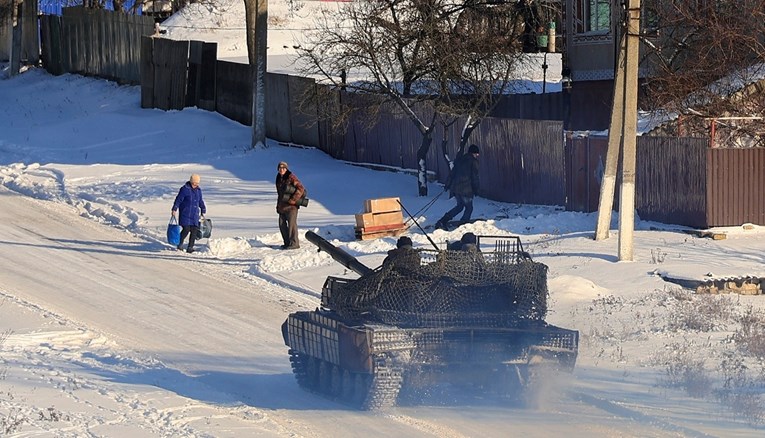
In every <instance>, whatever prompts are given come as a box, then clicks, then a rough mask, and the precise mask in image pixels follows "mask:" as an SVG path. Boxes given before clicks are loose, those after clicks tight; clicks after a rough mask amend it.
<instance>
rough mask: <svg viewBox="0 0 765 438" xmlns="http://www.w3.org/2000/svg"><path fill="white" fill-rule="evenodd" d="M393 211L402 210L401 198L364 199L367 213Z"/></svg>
mask: <svg viewBox="0 0 765 438" xmlns="http://www.w3.org/2000/svg"><path fill="white" fill-rule="evenodd" d="M392 211H399V212H400V211H401V204H399V198H379V199H367V200H366V201H364V212H365V213H387V212H392Z"/></svg>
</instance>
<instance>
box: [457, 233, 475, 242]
mask: <svg viewBox="0 0 765 438" xmlns="http://www.w3.org/2000/svg"><path fill="white" fill-rule="evenodd" d="M460 242H462V244H463V245H464V244H466V243H472V244H473V245H475V244H476V243H477V242H478V238H477V237H475V234H473V233H465V234H463V235H462V239H460Z"/></svg>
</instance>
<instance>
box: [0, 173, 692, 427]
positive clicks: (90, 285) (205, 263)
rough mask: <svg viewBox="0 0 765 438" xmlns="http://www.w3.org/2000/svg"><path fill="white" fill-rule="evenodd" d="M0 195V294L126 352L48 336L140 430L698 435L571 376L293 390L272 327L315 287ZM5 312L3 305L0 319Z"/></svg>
mask: <svg viewBox="0 0 765 438" xmlns="http://www.w3.org/2000/svg"><path fill="white" fill-rule="evenodd" d="M0 199H1V200H2V201H1V202H2V205H3V208H2V209H0V235H1V236H3V237H2V238H0V255H2V260H3V275H2V279H1V280H0V292H2V294H3V295H4V296H5V300H6V301H7V300H12V301H14V302H15V303H16V304H18V305H20V306H21V307H23V308H25V309H26V310H27V311H33V312H37V313H40V312H42V313H46V314H47V313H50V314H53V315H57V317H56V318H58V319H60V321H61V322H60V325H63V326H66V330H64V328H62V327H58V328H56V330H57V331H59V338H60V337H61V333H70V332H71V331H72V330H73V331H75V332H79V333H83V335H82V336H84V337H86V338H87V342H85V344H87V343H88V342H90V343H96V342H95V341H96V340H98V343H101V344H104V343H106V344H108V345H111V347H110V351H112V350H117V351H121V352H122V353H121V354H120V355H115V356H114V357H106V356H98V354H95V353H87V352H85V353H83V352H80V353H77V354H75V351H69V352H68V353H67V352H66V351H65V349H62V348H57V347H56V346H55V345H54V347H52V349H53V350H56V351H58V352H57V354H58V357H59V358H60V359H61V360H66V359H67V358H69V360H74V361H75V362H78V363H79V367H80V368H79V369H78V368H77V365H76V364H75V366H74V371H73V374H74V375H77V373H79V375H80V376H81V377H80V379H85V378H86V377H82V376H87V375H89V374H95V375H99V374H101V375H104V376H107V377H110V378H111V379H112V380H114V381H117V382H118V383H120V385H117V386H115V387H113V388H112V389H111V390H110V391H109V392H107V393H106V394H105V393H104V391H103V390H102V391H99V392H98V393H99V395H96V394H93V395H91V396H88V395H87V392H86V391H85V390H84V389H82V388H86V387H87V386H88V385H83V384H81V385H80V388H81V390H72V391H71V393H72V394H74V395H76V397H75V399H76V400H80V401H81V404H83V405H85V406H88V407H89V408H87V409H94V408H98V410H100V411H104V410H106V409H107V406H108V405H109V403H115V402H116V403H123V404H124V403H133V404H134V406H133V409H132V412H133V415H135V416H140V417H144V421H146V422H149V423H151V427H148V426H147V430H148V431H150V433H149V434H148V435H147V436H155V434H157V435H172V434H181V435H184V436H210V435H212V436H297V437H324V436H341V437H353V436H359V437H361V436H363V437H369V436H407V437H413V436H438V437H468V436H482V437H492V436H496V437H500V436H510V435H518V434H523V435H528V436H587V437H610V436H705V435H704V434H702V433H698V432H694V431H693V430H692V429H686V428H682V427H676V426H674V425H672V424H668V423H666V422H663V421H661V420H660V419H658V418H651V417H650V416H647V415H645V414H641V418H640V419H639V420H638V421H634V418H633V420H632V421H631V422H632V423H633V424H631V426H630V428H629V429H630V431H629V433H626V434H625V432H624V431H625V428H624V426H625V425H624V422H625V421H627V420H628V418H629V417H634V415H633V414H632V413H630V412H632V411H630V410H628V409H622V410H621V411H620V410H615V409H609V406H612V405H611V404H610V403H608V402H605V401H602V400H600V399H598V398H595V397H591V396H581V395H577V394H578V392H577V391H579V392H581V391H582V390H583V388H581V387H579V388H576V386H580V385H581V383H580V384H577V383H576V382H573V383H572V384H571V385H566V386H568V388H567V389H566V390H565V391H563V390H561V391H555V393H554V394H553V396H552V397H550V400H553V401H549V402H546V403H545V404H544V405H543V407H542V408H541V409H536V410H531V409H523V408H520V407H517V406H502V405H498V404H497V403H495V402H491V401H481V400H470V401H468V402H464V401H463V402H460V403H454V404H451V403H448V402H447V403H443V404H442V405H441V406H430V407H421V406H419V407H412V406H408V407H407V406H405V407H399V408H396V409H393V410H391V411H387V412H384V413H365V412H356V411H352V410H348V409H346V408H345V407H343V406H342V405H338V404H335V403H333V402H330V401H327V400H324V399H322V398H319V397H316V396H314V395H312V394H308V393H306V392H303V391H301V390H300V389H299V388H298V387H297V385H296V384H295V382H294V379H293V378H292V375H291V371H290V368H289V362H288V360H287V355H286V348H285V347H284V345H283V343H282V340H281V335H280V331H279V327H280V324H281V323H282V321H283V320H284V317H285V316H286V315H287V314H288V313H289V312H290V311H293V310H295V309H298V308H311V306H312V305H314V304H313V303H314V302H315V298H312V297H309V296H306V295H305V294H300V293H298V292H295V291H292V290H289V289H285V288H283V287H280V286H278V285H276V284H274V283H269V282H266V281H264V280H260V279H257V278H254V279H253V278H252V277H249V278H241V277H238V276H236V275H234V274H232V273H231V272H232V271H231V270H230V269H227V268H226V266H225V263H222V262H221V261H213V260H211V259H209V258H207V259H206V258H201V257H195V256H194V255H187V254H185V253H181V252H176V251H170V250H167V249H166V247H165V246H163V245H161V244H160V243H158V242H150V241H147V240H146V239H144V238H140V237H137V236H135V235H133V234H131V233H128V232H126V231H123V230H120V229H118V228H115V227H111V226H107V225H102V224H99V223H97V222H94V221H92V220H88V219H85V218H82V217H80V216H79V215H78V214H77V212H76V211H75V210H74V209H72V208H70V207H68V206H66V205H63V204H56V203H51V202H47V201H40V200H36V199H32V198H28V197H24V196H21V195H18V194H16V193H14V192H11V191H8V190H7V189H5V188H3V187H0ZM6 304H7V303H6ZM9 309H10V307H9V305H6V306H0V317H3V316H4V313H3V312H6V311H8V310H9ZM6 316H7V315H6ZM5 320H6V321H8V320H9V317H8V318H5ZM10 320H12V318H11V319H10ZM2 329H3V327H0V330H2ZM25 330H26V328H25V327H16V328H15V329H14V335H13V336H11V338H10V339H9V343H11V344H13V340H14V336H16V337H23V336H25V335H26V336H27V337H30V339H27V342H28V343H33V342H34V339H31V337H34V336H36V337H37V338H41V339H47V341H46V342H48V343H52V344H55V339H56V336H54V335H50V336H47V338H46V336H45V335H43V334H41V333H39V332H34V331H29V332H28V333H25ZM62 330H63V332H62ZM67 330H68V331H67ZM104 338H105V339H106V340H104ZM69 342H71V339H70V340H69ZM80 347H82V346H80ZM71 348H73V349H76V346H75V347H71ZM48 354H51V353H50V352H49V353H48ZM88 358H89V359H91V360H86V359H88ZM128 358H129V360H128ZM117 365H119V367H117ZM115 367H116V368H117V370H115ZM30 372H31V373H33V374H34V373H39V372H40V371H39V370H38V371H36V370H34V369H31V370H30ZM221 382H228V384H225V385H221ZM211 384H214V385H215V386H214V387H211V386H210V385H211ZM134 385H149V386H154V387H156V388H155V390H153V391H151V392H149V393H148V394H149V396H150V397H152V398H153V399H148V400H147V399H145V398H146V395H147V394H146V393H144V394H143V395H141V396H140V397H139V398H141V399H142V400H141V402H140V403H136V401H135V400H132V398H130V397H124V394H122V393H124V392H125V391H131V389H130V388H131V386H134ZM78 391H79V392H78ZM120 394H122V395H120ZM211 394H212V395H211ZM104 395H111V397H104ZM129 400H132V401H129ZM107 401H108V402H107ZM440 402H444V400H440ZM147 406H154V408H152V409H151V410H152V411H154V410H156V411H158V412H173V415H172V421H170V420H168V419H164V420H163V416H162V415H159V414H157V415H155V417H156V418H154V417H153V416H151V415H148V414H147V409H148V408H147ZM190 406H193V408H191V407H190ZM222 407H223V410H224V411H226V412H227V415H224V414H221V413H220V410H221V409H222ZM80 409H86V408H84V407H83V406H80ZM87 409H86V410H85V414H83V415H82V418H81V420H80V421H79V423H78V424H75V425H74V426H73V430H75V431H79V432H82V433H85V431H90V432H94V431H96V432H97V433H103V434H104V435H109V434H110V432H109V431H110V429H109V427H108V426H105V425H101V426H99V427H98V428H97V429H94V428H93V426H92V425H88V422H89V421H91V420H89V419H88V415H87ZM120 410H121V411H123V412H124V411H125V406H122V407H121V409H118V410H115V412H118V411H120ZM129 411H130V410H129ZM625 412H626V413H625ZM115 415H116V414H115ZM120 415H124V413H123V414H120ZM221 416H224V417H226V419H225V421H224V422H222V423H221V424H219V421H218V420H215V419H216V418H218V419H219V418H220V417H221ZM72 418H75V417H74V416H72ZM202 419H204V421H203V420H202ZM70 421H72V422H74V423H77V422H75V420H74V419H70ZM113 421H114V423H115V424H114V425H113V427H115V428H118V427H122V426H120V425H119V422H118V421H116V420H113ZM144 433H146V430H144Z"/></svg>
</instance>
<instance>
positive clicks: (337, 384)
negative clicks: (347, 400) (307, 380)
mask: <svg viewBox="0 0 765 438" xmlns="http://www.w3.org/2000/svg"><path fill="white" fill-rule="evenodd" d="M330 366H331V367H332V369H331V370H330V371H329V376H330V382H329V393H330V394H331V395H332V397H340V396H341V395H343V375H342V374H341V372H340V367H339V366H337V365H334V364H331V365H330Z"/></svg>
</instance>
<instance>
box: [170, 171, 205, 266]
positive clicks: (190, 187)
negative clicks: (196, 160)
mask: <svg viewBox="0 0 765 438" xmlns="http://www.w3.org/2000/svg"><path fill="white" fill-rule="evenodd" d="M199 181H200V178H199V175H197V174H196V173H195V174H193V175H191V178H189V181H188V182H187V183H186V184H184V185H183V187H181V189H180V190H179V191H178V196H176V197H175V202H174V203H173V210H172V214H173V216H174V217H175V218H176V219H178V225H180V226H181V227H183V229H182V230H181V241H180V243H178V247H177V248H178V249H179V250H183V241H184V240H186V236H189V246H188V247H187V248H186V252H189V253H191V252H194V241H195V240H196V236H197V230H199V219H200V213H201V218H202V219H204V217H205V213H207V207H205V201H204V200H203V199H202V188H201V187H199Z"/></svg>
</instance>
